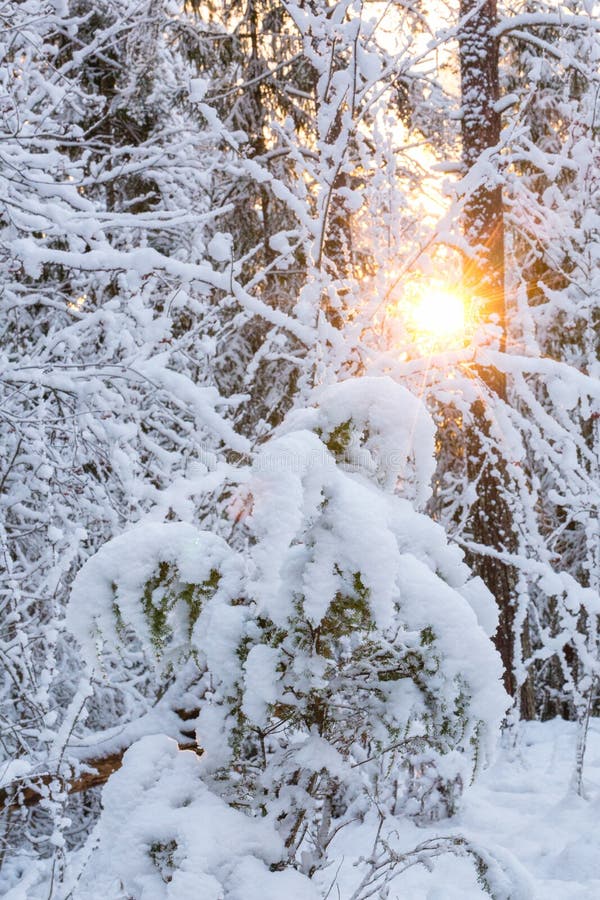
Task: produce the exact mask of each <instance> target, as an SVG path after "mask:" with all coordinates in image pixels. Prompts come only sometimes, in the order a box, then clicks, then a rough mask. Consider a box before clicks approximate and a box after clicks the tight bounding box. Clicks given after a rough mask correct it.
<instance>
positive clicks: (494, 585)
mask: <svg viewBox="0 0 600 900" xmlns="http://www.w3.org/2000/svg"><path fill="white" fill-rule="evenodd" d="M460 18H461V29H460V35H459V53H460V74H461V99H462V119H461V122H462V146H463V151H462V152H463V162H464V164H465V168H466V169H467V171H470V170H471V169H472V168H473V167H474V166H477V165H478V164H480V162H481V160H482V157H484V156H486V155H491V153H492V151H493V148H494V147H497V146H498V144H499V142H500V130H501V117H500V113H499V112H498V111H497V108H496V107H497V102H498V99H499V74H498V61H499V59H498V58H499V42H498V38H497V37H495V35H494V27H495V25H496V23H497V10H496V0H461V3H460ZM481 171H482V174H481V180H480V181H479V182H478V184H477V186H476V187H475V188H474V189H472V190H471V192H470V193H469V194H468V195H467V196H466V198H465V204H464V213H463V229H464V233H465V235H466V236H467V237H468V239H469V244H470V246H471V248H472V249H473V251H474V257H473V259H471V260H469V262H468V263H467V264H466V265H465V274H464V287H465V292H466V294H467V296H468V297H473V298H477V301H478V304H479V308H480V309H481V311H482V315H483V317H484V318H485V319H487V320H488V321H494V322H495V323H496V324H497V325H498V326H499V327H500V329H501V337H500V342H501V347H503V346H504V335H505V328H506V305H505V295H504V217H503V202H502V186H501V183H500V175H499V173H498V174H496V172H497V170H496V167H495V166H493V165H490V166H487V167H485V168H484V167H481ZM477 375H478V377H479V378H480V379H481V380H482V382H483V383H484V385H485V388H487V391H486V393H487V392H489V393H491V394H492V395H494V396H495V397H497V398H498V400H499V401H501V402H502V401H505V400H506V378H505V376H504V375H503V374H502V373H501V372H498V371H497V370H495V369H490V368H479V369H478V371H477ZM490 412H491V411H489V410H488V409H486V404H485V402H484V401H483V400H478V401H477V402H476V403H475V404H474V405H473V408H472V414H473V425H472V427H471V429H470V430H469V432H468V434H467V459H468V464H467V467H468V468H467V471H468V477H469V482H470V483H477V485H478V491H477V499H476V501H475V503H474V504H473V506H472V508H471V516H470V532H471V538H472V540H473V542H474V543H477V544H481V545H483V546H485V547H490V548H492V549H494V550H498V551H507V552H509V553H514V552H516V550H517V537H516V534H515V531H514V526H513V521H512V515H511V512H510V509H509V506H508V503H507V499H506V495H505V492H504V490H503V486H504V484H505V480H506V479H505V474H506V473H505V467H504V463H503V459H502V455H501V453H499V452H497V451H496V452H495V448H494V442H493V440H492V438H491V435H490V424H491V423H490ZM469 562H470V563H471V565H472V567H473V568H474V569H475V571H476V572H477V574H479V575H480V576H481V578H482V579H483V580H484V581H485V583H486V585H487V586H488V588H489V589H490V590H491V592H492V593H493V594H494V596H495V598H496V601H497V603H498V606H499V610H500V621H499V625H498V630H497V632H496V636H495V642H496V646H497V648H498V651H499V652H500V655H501V657H502V662H503V665H504V684H505V687H506V689H507V691H508V692H509V693H510V694H511V695H513V696H514V694H515V693H516V690H517V685H516V682H515V676H514V653H515V637H516V636H515V633H514V622H515V603H516V597H515V587H516V582H517V579H516V573H515V570H514V569H513V568H512V567H511V566H508V565H506V564H504V563H503V562H501V561H500V560H498V559H495V558H494V557H491V556H485V555H483V554H474V555H472V556H471V558H470V560H469ZM530 695H531V692H530V691H529V690H527V691H525V690H523V691H522V692H521V712H522V714H523V715H524V716H525V717H526V718H530V717H531V716H532V714H533V709H532V703H531V701H532V697H531V696H530Z"/></svg>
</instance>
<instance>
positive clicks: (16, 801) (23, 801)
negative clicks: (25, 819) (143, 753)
mask: <svg viewBox="0 0 600 900" xmlns="http://www.w3.org/2000/svg"><path fill="white" fill-rule="evenodd" d="M178 746H179V749H180V750H195V751H196V752H198V753H201V752H202V751H201V750H200V748H199V747H198V745H197V743H196V742H195V741H194V742H190V743H180V744H179V745H178ZM126 750H127V748H126V747H125V748H124V749H123V750H120V751H118V752H117V753H111V754H110V755H109V756H103V757H97V758H95V759H90V760H84V761H83V765H84V766H85V767H86V768H87V769H89V770H90V771H87V772H83V773H80V774H79V775H73V776H72V777H71V778H69V777H65V776H64V775H58V774H57V773H56V772H44V773H40V774H38V775H30V776H28V777H26V778H19V779H16V780H15V781H12V782H10V784H8V785H6V787H4V788H1V789H0V813H3V812H10V811H14V810H18V809H21V808H22V807H23V806H35V805H36V804H38V803H40V802H41V801H42V800H44V799H46V798H47V797H48V795H49V792H48V791H47V790H46V789H47V788H48V787H49V786H50V785H51V784H53V783H56V782H58V783H59V784H60V786H61V788H62V789H63V790H66V792H67V793H68V794H78V793H80V792H82V791H89V790H90V788H93V787H98V785H101V784H105V783H106V782H107V781H108V779H109V778H110V776H111V775H112V774H113V772H116V771H117V770H118V769H120V768H121V766H122V765H123V756H124V755H125V752H126Z"/></svg>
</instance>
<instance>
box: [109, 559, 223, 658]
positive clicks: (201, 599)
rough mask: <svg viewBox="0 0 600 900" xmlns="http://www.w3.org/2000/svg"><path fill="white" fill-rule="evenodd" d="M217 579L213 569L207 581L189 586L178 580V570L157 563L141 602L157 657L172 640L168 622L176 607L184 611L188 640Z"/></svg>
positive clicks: (218, 576) (167, 564)
mask: <svg viewBox="0 0 600 900" xmlns="http://www.w3.org/2000/svg"><path fill="white" fill-rule="evenodd" d="M220 579H221V576H220V574H219V572H217V571H216V569H213V570H212V571H211V573H210V576H209V578H207V579H206V581H203V582H202V583H201V584H189V583H187V582H183V581H181V580H180V577H179V571H178V569H177V566H175V565H173V564H172V563H167V562H161V563H159V566H158V572H157V573H156V575H155V576H154V577H153V578H150V579H149V580H148V581H147V582H146V584H145V587H144V592H143V594H142V599H141V602H142V608H143V610H144V614H145V616H146V619H147V621H148V625H149V628H150V637H151V640H152V644H153V645H154V648H155V650H156V652H157V654H160V653H161V652H162V650H163V649H164V647H165V645H166V643H167V642H168V640H169V638H170V636H171V630H170V628H169V624H168V619H169V613H170V612H171V610H173V609H174V607H175V606H176V604H177V603H180V602H181V603H183V604H184V605H185V606H186V607H187V616H188V620H187V632H188V637H191V635H192V631H193V629H194V625H195V624H196V622H197V620H198V617H199V615H200V613H201V611H202V606H203V604H204V603H205V602H206V601H207V600H209V599H210V598H211V597H212V596H213V595H214V593H215V591H216V590H217V588H218V586H219V581H220ZM117 611H118V610H117Z"/></svg>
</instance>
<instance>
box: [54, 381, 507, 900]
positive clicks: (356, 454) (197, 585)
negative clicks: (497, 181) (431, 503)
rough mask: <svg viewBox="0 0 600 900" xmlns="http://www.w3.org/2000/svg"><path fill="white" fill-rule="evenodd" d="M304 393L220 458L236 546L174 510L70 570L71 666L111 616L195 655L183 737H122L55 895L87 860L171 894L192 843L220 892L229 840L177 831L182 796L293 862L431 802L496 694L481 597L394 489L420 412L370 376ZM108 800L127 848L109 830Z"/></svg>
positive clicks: (403, 489)
mask: <svg viewBox="0 0 600 900" xmlns="http://www.w3.org/2000/svg"><path fill="white" fill-rule="evenodd" d="M313 402H314V405H313V406H312V407H309V408H307V409H305V410H300V411H296V412H295V413H292V414H290V415H289V416H288V417H287V419H286V420H284V423H283V424H282V426H281V427H280V428H279V429H278V431H277V432H276V433H275V434H274V435H273V437H272V438H271V439H270V440H268V441H267V442H265V444H264V445H263V446H262V447H261V449H260V451H259V452H258V453H257V455H256V457H255V459H254V461H253V463H252V465H251V466H249V467H247V468H243V469H241V470H240V471H239V474H238V476H237V479H236V484H235V485H233V487H234V489H235V490H234V494H233V496H232V501H231V506H230V515H231V517H232V520H233V523H234V529H236V530H240V531H241V532H243V541H242V544H243V545H244V549H243V550H241V551H240V550H236V549H233V548H232V547H230V546H229V545H228V543H227V542H226V541H225V540H224V539H222V538H220V537H217V536H216V535H214V534H212V533H210V532H206V531H201V530H198V529H196V528H195V527H194V526H191V525H186V524H184V523H173V524H169V523H166V524H155V525H152V526H149V525H141V526H139V527H138V528H136V529H134V530H133V531H130V532H128V533H125V534H124V535H122V536H121V537H119V538H116V539H114V540H113V541H110V542H109V543H108V544H106V545H105V546H104V547H103V548H102V549H101V550H100V551H99V552H98V553H97V554H96V556H94V557H93V558H92V559H91V560H90V561H89V562H88V563H86V565H85V566H84V567H83V569H82V571H81V572H80V574H79V575H78V577H77V579H76V582H75V585H74V588H73V592H72V596H71V601H70V604H69V611H68V619H67V622H68V625H69V627H70V628H71V629H72V630H73V632H74V633H75V635H76V636H77V638H78V640H79V642H80V644H81V646H82V648H83V650H84V655H85V657H86V659H87V662H88V666H89V667H90V668H94V667H98V666H99V665H100V664H101V660H102V656H103V653H106V652H113V651H114V650H115V649H116V648H118V646H119V645H120V644H124V643H126V642H127V641H128V640H131V636H135V639H136V640H137V641H139V642H140V644H141V645H142V646H143V648H144V650H145V651H146V652H147V653H148V654H149V656H151V657H152V659H153V660H154V666H155V667H156V669H157V670H158V671H159V672H162V677H163V678H165V679H166V680H170V681H171V682H172V681H173V679H177V671H178V669H182V668H185V666H186V664H189V661H190V660H191V659H192V660H193V661H194V663H195V666H196V678H195V679H194V681H193V683H192V684H191V685H189V686H188V687H187V688H186V693H185V697H184V698H183V702H185V703H186V704H187V705H188V707H189V705H190V704H191V703H194V704H195V705H196V709H197V717H196V720H195V727H196V735H197V741H198V754H199V757H198V758H196V757H195V756H193V755H192V754H191V753H190V754H189V755H188V754H183V756H184V757H185V758H184V759H182V760H180V758H179V756H178V754H177V751H176V745H175V744H174V743H170V742H169V741H167V740H166V739H163V738H161V739H158V738H154V739H150V738H145V739H144V741H145V743H143V745H141V744H140V745H137V746H136V747H134V748H132V749H131V750H130V751H128V753H127V754H126V758H125V767H124V769H123V772H121V773H120V775H119V776H118V778H117V779H116V781H115V787H114V788H113V787H111V788H110V789H109V790H108V791H107V793H106V795H105V798H104V806H105V809H104V812H103V813H102V816H101V819H100V824H99V832H98V834H99V836H100V845H99V848H98V850H97V851H96V852H95V854H94V858H93V863H92V868H91V869H90V870H89V872H88V873H87V874H86V873H85V872H84V874H83V876H82V882H81V885H82V886H81V887H80V888H78V890H79V891H81V892H82V893H81V894H76V896H86V894H85V890H86V888H85V887H84V886H85V885H86V884H89V885H91V884H92V883H93V881H95V879H96V878H97V877H99V876H98V873H100V872H102V871H104V872H106V873H110V876H109V875H108V874H106V875H105V876H104V881H103V884H106V891H108V892H109V893H108V894H107V896H115V897H116V896H120V895H119V894H115V893H114V888H112V889H111V888H110V886H109V885H110V884H115V885H116V884H117V883H119V882H122V884H123V887H124V888H125V890H126V891H127V892H128V893H130V894H133V895H137V893H136V892H139V890H140V886H141V884H142V883H143V884H144V885H146V884H147V885H148V887H147V890H148V891H149V893H148V896H152V897H162V896H165V897H167V896H171V897H175V896H179V897H181V896H184V895H185V894H183V895H182V894H181V893H178V890H183V888H180V887H179V886H180V885H183V884H186V883H187V882H186V878H188V877H189V873H190V872H191V871H194V872H197V871H198V867H199V866H200V868H202V865H203V864H204V863H199V861H198V853H200V859H201V860H206V862H205V866H206V868H205V869H204V870H203V871H202V877H204V878H209V876H211V877H214V878H216V883H215V887H214V889H213V893H210V891H209V892H208V893H207V894H206V897H207V898H208V897H213V896H214V897H215V900H216V898H217V897H220V896H226V897H237V896H238V894H237V893H236V889H235V888H234V887H232V886H231V885H233V884H234V883H235V878H236V877H238V876H237V875H236V874H235V872H234V868H235V866H234V862H235V858H236V853H235V846H234V847H233V848H230V849H231V852H230V854H229V856H228V859H227V860H222V861H221V862H215V859H216V860H221V857H220V856H219V848H218V841H216V840H215V839H214V838H213V839H212V840H211V841H209V844H208V849H205V850H204V851H200V850H199V849H197V848H199V846H200V845H201V844H202V843H203V839H202V838H201V837H199V835H198V831H197V829H198V827H199V826H198V825H197V824H196V822H197V819H198V816H203V815H212V814H213V811H214V815H215V817H216V821H215V828H216V829H217V832H216V833H217V834H218V833H219V829H224V831H227V826H226V824H225V822H226V821H228V820H231V823H232V825H231V827H232V833H233V836H234V837H233V839H234V840H238V839H239V841H240V854H241V859H242V863H240V864H244V865H246V863H245V862H244V858H245V856H244V854H247V855H249V856H250V857H251V863H250V862H248V863H247V865H248V866H250V865H252V866H253V867H254V868H255V869H257V867H259V866H260V864H261V863H262V864H263V865H264V864H265V863H266V864H268V865H270V866H271V868H274V869H275V870H279V869H282V870H286V869H287V868H292V869H295V870H297V872H298V873H301V874H303V875H304V876H306V878H307V879H310V878H312V877H313V876H315V875H316V873H318V872H319V871H320V870H322V869H324V868H326V867H328V865H329V864H330V863H331V862H332V859H333V857H332V855H331V844H332V842H333V841H334V839H335V836H336V835H337V834H338V833H339V832H340V830H341V829H343V827H344V826H345V825H348V824H350V823H353V822H357V821H358V822H360V821H363V820H364V819H365V818H367V817H372V816H373V814H376V815H378V816H380V817H381V819H382V821H383V822H384V823H385V827H386V829H388V830H389V829H390V828H391V827H392V826H393V822H394V821H395V820H396V818H397V817H409V818H413V819H415V820H416V821H420V822H427V821H432V820H436V819H442V818H444V817H446V816H448V815H450V814H452V813H453V812H454V811H455V810H456V808H457V804H458V802H459V800H460V795H461V794H462V792H463V790H464V789H465V788H466V787H467V785H468V784H469V783H470V781H471V780H472V778H473V776H474V775H475V774H476V772H477V770H478V768H479V766H480V765H481V764H482V763H483V762H484V761H485V760H486V759H487V757H488V754H489V752H490V751H491V749H492V748H493V745H494V741H495V737H496V734H497V729H498V726H499V722H500V719H501V717H502V715H503V713H504V711H505V709H506V706H507V702H508V698H507V697H506V695H505V693H504V691H503V688H502V687H501V682H500V678H501V666H500V660H499V657H498V654H497V653H496V651H495V649H494V647H493V645H492V643H491V640H490V638H489V635H490V633H491V632H492V631H493V630H494V628H495V623H496V615H495V607H494V603H493V600H492V598H491V595H490V594H489V592H488V591H487V589H486V588H485V586H484V585H483V583H482V582H481V581H480V580H479V579H473V578H471V576H470V572H469V570H468V568H467V567H466V565H465V564H464V562H463V561H462V553H461V552H460V551H459V550H458V549H457V548H456V547H453V546H451V545H449V544H448V542H447V540H446V537H445V535H444V532H443V531H442V529H441V528H440V527H439V526H438V525H436V524H435V523H434V522H433V521H431V519H429V518H428V517H427V516H426V515H424V514H423V513H420V512H418V511H417V509H416V508H415V507H416V506H422V505H423V504H424V503H425V502H426V500H427V497H428V495H429V492H430V480H431V474H432V471H433V449H434V447H433V436H434V433H433V424H432V422H431V420H430V418H429V416H428V414H427V413H426V412H425V410H424V407H423V406H422V404H421V403H420V401H418V400H417V399H416V398H415V397H414V396H412V395H411V394H410V393H408V392H407V391H406V390H405V389H403V388H402V387H400V386H399V385H397V384H394V383H393V382H392V381H391V380H389V379H387V378H362V379H355V380H349V381H347V382H343V383H341V384H336V385H333V386H330V387H327V388H323V389H320V390H318V391H317V392H316V393H315V395H314V398H313ZM408 498H410V499H408ZM92 598H93V599H92ZM188 724H189V723H188ZM144 750H145V751H147V758H146V759H145V761H144V762H143V763H142V764H141V767H140V766H137V765H136V764H135V760H137V759H140V760H141V758H142V756H143V755H144V752H143V751H144ZM188 770H189V772H190V775H189V777H187V776H186V775H185V773H186V772H188ZM140 772H143V773H144V774H143V775H141V774H140ZM126 773H130V775H129V776H128V777H127V776H126ZM177 773H179V774H178V775H177ZM163 777H164V779H165V781H164V782H163V780H162V779H163ZM142 782H143V789H140V787H139V785H142ZM117 784H118V785H119V787H118V788H117ZM170 784H172V790H167V785H170ZM136 785H137V787H136ZM163 806H164V815H163V812H162V810H163ZM203 810H204V812H203ZM208 810H211V812H210V813H209V812H208ZM117 820H118V821H120V822H123V823H124V825H123V827H124V828H125V829H126V834H123V831H121V837H120V841H123V842H125V843H127V845H129V846H131V847H132V852H135V853H137V854H138V856H139V855H140V854H141V855H142V856H144V859H143V861H142V859H141V856H140V860H139V865H138V864H137V863H136V865H133V866H132V865H131V858H130V855H129V854H124V853H118V852H115V836H114V826H113V825H111V824H110V823H111V822H112V823H114V822H116V821H117ZM258 822H260V828H259V825H258ZM127 829H128V830H127ZM261 829H262V830H266V831H268V832H269V834H270V837H269V838H268V840H266V839H264V840H263V839H262V838H261V837H260V835H261ZM252 835H254V837H253V836H252ZM257 842H258V846H259V847H260V848H261V849H260V852H259V850H258V849H256V848H257ZM213 845H214V847H213ZM140 847H142V848H143V850H140ZM211 847H213V849H212V850H211V849H210V848H211ZM243 847H245V848H246V849H245V850H243V849H242V848H243ZM274 848H275V849H274ZM203 854H204V855H203ZM211 854H213V855H212V856H211ZM259 861H260V862H259ZM261 872H263V875H262V876H261V877H266V874H265V871H264V870H263V869H261ZM165 873H168V877H167V875H166V874H165ZM290 877H291V876H290ZM298 877H299V876H298ZM110 878H112V879H113V881H112V882H111V881H110ZM271 878H272V879H273V883H274V885H275V884H277V883H279V881H280V880H281V873H280V872H279V871H275V872H272V873H271ZM89 879H92V881H90V880H89ZM107 879H108V880H107ZM139 879H142V880H141V881H140V880H139ZM232 879H233V880H232ZM206 883H207V884H209V881H207V882H206ZM210 884H212V882H210ZM217 884H218V886H219V887H218V888H217ZM307 885H308V882H307ZM309 886H310V885H308V886H307V887H306V888H304V887H303V888H302V890H304V891H305V893H306V896H307V897H309V896H313V895H314V896H317V894H313V893H310V891H309ZM90 889H91V887H88V888H87V890H88V891H89V890H90ZM269 889H270V890H274V889H275V888H274V887H272V888H269ZM111 890H113V893H110V891H111ZM145 890H146V888H144V891H145ZM207 890H208V889H207ZM219 891H221V893H219ZM223 891H224V893H222V892H223ZM103 893H104V889H103ZM144 896H146V893H144ZM268 896H270V894H269V895H268ZM273 896H274V895H273ZM295 896H296V895H295ZM297 896H304V894H302V893H298V894H297Z"/></svg>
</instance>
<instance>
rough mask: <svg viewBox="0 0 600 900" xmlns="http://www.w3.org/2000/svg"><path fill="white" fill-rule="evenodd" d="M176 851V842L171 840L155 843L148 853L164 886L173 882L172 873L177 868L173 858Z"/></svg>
mask: <svg viewBox="0 0 600 900" xmlns="http://www.w3.org/2000/svg"><path fill="white" fill-rule="evenodd" d="M177 849H178V844H177V841H176V840H174V839H173V840H170V841H165V842H162V841H155V842H154V843H153V844H152V845H151V846H150V850H149V851H148V855H149V856H150V859H151V860H152V863H153V865H155V866H156V868H157V869H158V871H159V872H160V877H161V878H162V880H163V881H164V882H165V884H168V883H169V882H170V881H172V880H173V872H174V871H175V869H176V868H177V862H176V858H175V854H176V852H177Z"/></svg>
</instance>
